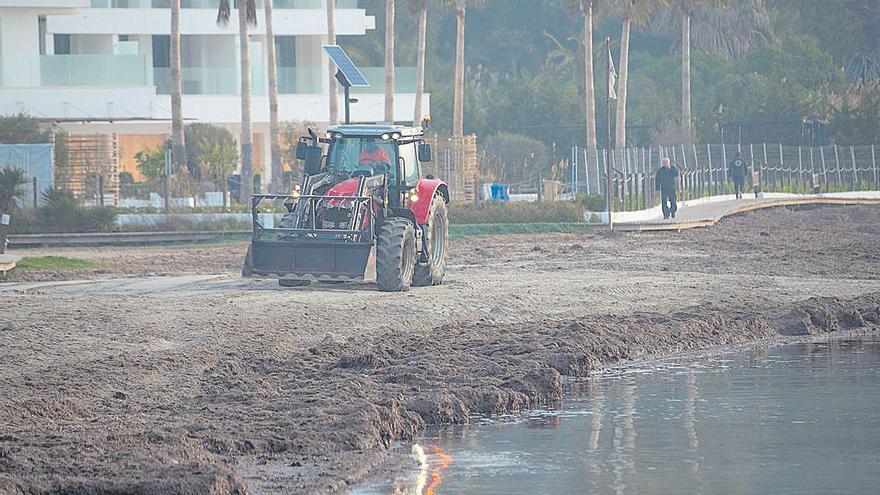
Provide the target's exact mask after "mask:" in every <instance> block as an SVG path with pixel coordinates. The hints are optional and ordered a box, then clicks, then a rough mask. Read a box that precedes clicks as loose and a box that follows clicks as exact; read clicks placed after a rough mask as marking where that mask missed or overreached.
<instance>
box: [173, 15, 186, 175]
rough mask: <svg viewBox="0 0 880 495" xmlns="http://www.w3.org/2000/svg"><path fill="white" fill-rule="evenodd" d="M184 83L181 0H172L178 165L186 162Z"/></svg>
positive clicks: (174, 110)
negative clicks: (181, 70) (181, 45)
mask: <svg viewBox="0 0 880 495" xmlns="http://www.w3.org/2000/svg"><path fill="white" fill-rule="evenodd" d="M182 85H183V83H182V82H181V78H180V0H171V157H172V159H173V160H174V164H175V166H177V167H180V165H181V164H184V163H186V139H185V138H184V133H183V98H182V92H183V90H182Z"/></svg>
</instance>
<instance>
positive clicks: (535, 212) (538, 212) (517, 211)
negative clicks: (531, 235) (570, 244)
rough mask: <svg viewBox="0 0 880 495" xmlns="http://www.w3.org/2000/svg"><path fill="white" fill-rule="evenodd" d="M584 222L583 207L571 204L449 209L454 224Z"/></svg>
mask: <svg viewBox="0 0 880 495" xmlns="http://www.w3.org/2000/svg"><path fill="white" fill-rule="evenodd" d="M583 221H584V207H583V206H581V205H580V204H577V203H575V202H570V201H557V202H542V203H494V202H493V203H485V204H483V205H481V206H474V205H471V204H465V203H452V204H450V205H449V223H451V224H489V223H496V224H509V223H577V222H583Z"/></svg>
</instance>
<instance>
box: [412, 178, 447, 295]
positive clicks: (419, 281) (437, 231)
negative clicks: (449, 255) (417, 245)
mask: <svg viewBox="0 0 880 495" xmlns="http://www.w3.org/2000/svg"><path fill="white" fill-rule="evenodd" d="M425 227H426V229H425V230H426V231H427V232H426V237H425V238H424V239H423V241H424V242H423V244H424V246H425V249H427V250H428V253H427V254H428V261H427V262H426V263H424V264H422V263H417V264H416V272H415V276H414V277H413V285H415V286H417V287H424V286H427V285H440V284H442V283H443V277H444V276H445V275H446V246H447V243H448V242H449V222H448V221H447V217H446V201H445V200H444V199H443V197H442V196H440V195H439V194H438V195H435V196H434V199H432V200H431V209H430V211H428V221H427V223H426V225H425Z"/></svg>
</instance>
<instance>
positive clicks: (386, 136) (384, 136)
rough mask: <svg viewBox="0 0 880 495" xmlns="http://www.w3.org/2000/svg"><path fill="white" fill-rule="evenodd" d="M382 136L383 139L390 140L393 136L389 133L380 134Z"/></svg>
mask: <svg viewBox="0 0 880 495" xmlns="http://www.w3.org/2000/svg"><path fill="white" fill-rule="evenodd" d="M380 137H381V138H382V140H383V141H388V139H389V138H390V137H391V136H389V135H388V134H382V136H380Z"/></svg>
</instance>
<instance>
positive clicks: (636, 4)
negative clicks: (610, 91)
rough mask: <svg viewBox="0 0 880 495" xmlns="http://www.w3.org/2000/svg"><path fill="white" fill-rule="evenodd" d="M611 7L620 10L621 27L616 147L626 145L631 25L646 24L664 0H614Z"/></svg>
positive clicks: (662, 4) (664, 2) (663, 4)
mask: <svg viewBox="0 0 880 495" xmlns="http://www.w3.org/2000/svg"><path fill="white" fill-rule="evenodd" d="M611 3H612V4H613V5H612V7H614V8H616V10H617V11H619V12H620V14H621V17H622V18H623V27H622V29H621V32H620V60H619V61H618V66H619V67H618V79H617V121H616V126H615V134H614V136H615V143H616V147H617V148H624V147H626V98H627V81H628V79H629V37H630V31H631V30H632V25H633V24H637V25H646V24H647V22H648V19H649V18H650V15H651V13H652V12H653V11H654V10H655V9H657V8H659V7H662V6H665V5H666V0H615V1H613V2H611Z"/></svg>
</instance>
